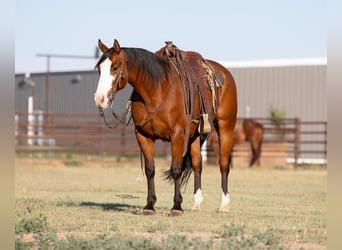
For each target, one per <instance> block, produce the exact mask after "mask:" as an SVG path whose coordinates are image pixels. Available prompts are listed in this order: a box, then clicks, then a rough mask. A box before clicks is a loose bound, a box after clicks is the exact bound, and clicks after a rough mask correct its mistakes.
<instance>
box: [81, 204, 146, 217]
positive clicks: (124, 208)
mask: <svg viewBox="0 0 342 250" xmlns="http://www.w3.org/2000/svg"><path fill="white" fill-rule="evenodd" d="M80 206H81V207H93V208H102V209H103V210H104V211H116V212H131V213H134V214H138V213H141V212H140V211H141V210H142V207H140V206H133V205H129V204H124V203H97V202H92V201H84V202H81V203H80Z"/></svg>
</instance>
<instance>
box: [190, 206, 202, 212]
mask: <svg viewBox="0 0 342 250" xmlns="http://www.w3.org/2000/svg"><path fill="white" fill-rule="evenodd" d="M200 210H201V208H200V206H198V205H192V207H191V211H192V212H197V211H200Z"/></svg>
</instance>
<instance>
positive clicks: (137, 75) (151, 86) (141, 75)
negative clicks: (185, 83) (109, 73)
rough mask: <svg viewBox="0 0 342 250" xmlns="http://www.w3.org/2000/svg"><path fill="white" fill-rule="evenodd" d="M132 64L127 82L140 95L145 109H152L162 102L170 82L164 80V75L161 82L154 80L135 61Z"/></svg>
mask: <svg viewBox="0 0 342 250" xmlns="http://www.w3.org/2000/svg"><path fill="white" fill-rule="evenodd" d="M132 65H133V66H132V67H130V68H129V71H128V82H129V84H130V85H131V86H132V87H133V88H134V90H135V92H136V93H138V94H139V95H140V97H141V98H142V100H143V102H144V104H145V106H146V108H147V110H148V111H151V110H154V109H155V108H156V107H158V106H159V105H160V104H161V103H162V102H163V99H164V97H165V95H167V94H165V93H167V92H168V90H166V89H169V84H170V83H169V82H168V81H167V80H166V79H167V77H166V76H165V79H164V80H163V81H162V82H156V81H157V80H156V79H154V77H151V76H149V75H148V73H147V72H146V71H145V69H144V68H142V67H141V66H139V65H138V64H136V63H132ZM154 81H155V82H154Z"/></svg>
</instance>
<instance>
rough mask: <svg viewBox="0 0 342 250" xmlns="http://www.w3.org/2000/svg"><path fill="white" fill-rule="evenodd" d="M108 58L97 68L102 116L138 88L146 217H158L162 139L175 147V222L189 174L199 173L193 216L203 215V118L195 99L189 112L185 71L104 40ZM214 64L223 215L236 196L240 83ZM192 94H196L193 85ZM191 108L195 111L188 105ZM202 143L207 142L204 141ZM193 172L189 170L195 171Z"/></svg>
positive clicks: (135, 107)
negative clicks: (121, 94)
mask: <svg viewBox="0 0 342 250" xmlns="http://www.w3.org/2000/svg"><path fill="white" fill-rule="evenodd" d="M98 46H99V48H100V50H101V51H102V52H103V54H102V55H101V58H100V59H99V61H98V63H97V65H96V68H97V70H98V71H99V82H98V86H97V89H96V92H95V95H94V100H95V105H96V107H97V108H98V109H99V111H100V113H101V112H103V110H104V109H106V108H108V107H109V106H110V105H111V104H112V102H113V100H114V98H115V94H116V93H117V92H118V91H120V90H121V89H123V88H124V87H125V86H126V84H127V83H129V84H130V85H131V86H132V87H133V93H132V96H131V101H132V104H131V115H132V118H133V122H134V124H135V135H136V139H137V142H138V144H139V147H140V149H141V152H142V154H143V156H144V163H145V164H144V167H145V175H146V179H147V204H146V206H145V207H144V209H143V214H144V215H153V214H155V208H154V205H155V203H156V200H157V196H156V190H155V183H154V176H155V163H154V142H155V140H157V139H160V140H164V141H169V142H170V143H171V157H172V159H171V166H170V170H169V171H168V173H167V174H168V177H169V178H171V179H172V180H173V182H174V199H173V201H174V204H173V207H172V208H171V210H170V215H171V216H176V215H181V214H183V209H182V206H181V204H182V201H183V198H182V194H181V185H182V184H184V182H185V181H184V180H186V181H187V179H188V178H184V176H185V174H186V173H189V172H190V173H191V168H192V171H193V172H194V178H195V181H194V196H193V206H192V210H198V209H200V203H201V202H202V199H203V198H202V191H201V172H202V158H201V151H200V146H201V143H203V137H202V136H200V135H201V134H200V133H199V131H198V127H199V123H196V122H194V120H196V119H199V116H200V97H199V95H197V96H194V98H193V101H192V103H191V104H192V105H190V106H191V109H190V111H191V112H188V110H187V108H186V107H187V104H186V103H185V100H186V98H183V97H184V96H186V95H187V94H184V84H183V81H182V77H181V75H180V74H179V69H177V67H175V65H174V64H172V63H171V62H170V61H169V60H168V59H167V57H164V56H160V55H157V54H155V53H153V52H150V51H147V50H145V49H141V48H123V47H120V45H119V42H118V41H117V40H116V39H115V40H114V43H113V47H111V48H108V47H107V46H106V45H105V44H103V43H102V42H101V40H100V39H99V40H98ZM207 62H208V64H209V65H210V66H211V67H212V68H214V70H215V71H216V72H217V73H219V74H220V75H221V76H222V77H223V80H224V84H223V85H222V87H220V88H217V91H218V93H219V95H218V97H217V102H218V106H217V109H216V112H215V113H212V114H211V115H212V117H213V125H214V127H215V129H216V130H217V131H218V134H219V144H220V149H219V155H220V160H219V164H220V171H221V189H222V195H221V204H220V207H219V210H218V211H220V212H227V211H228V204H229V202H230V196H229V192H228V174H229V169H230V162H229V157H227V156H228V155H229V153H230V151H231V148H232V143H233V130H234V127H235V122H236V114H237V94H236V86H235V82H234V79H233V77H232V75H231V74H230V72H229V71H228V70H227V69H226V68H224V67H223V66H221V65H220V64H218V63H216V62H214V61H209V60H208V61H207ZM189 87H190V88H192V89H194V87H193V86H192V84H190V85H189ZM188 106H189V105H188ZM201 138H202V140H201ZM189 168H190V171H189V170H187V171H186V169H189Z"/></svg>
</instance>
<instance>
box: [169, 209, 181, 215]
mask: <svg viewBox="0 0 342 250" xmlns="http://www.w3.org/2000/svg"><path fill="white" fill-rule="evenodd" d="M170 215H171V216H172V217H174V216H180V215H183V211H182V210H175V209H172V210H171V211H170Z"/></svg>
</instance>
